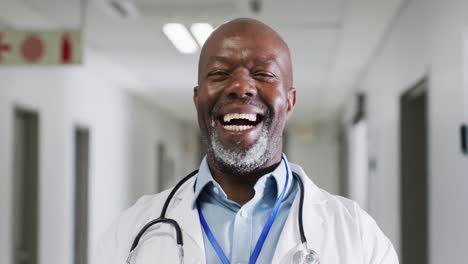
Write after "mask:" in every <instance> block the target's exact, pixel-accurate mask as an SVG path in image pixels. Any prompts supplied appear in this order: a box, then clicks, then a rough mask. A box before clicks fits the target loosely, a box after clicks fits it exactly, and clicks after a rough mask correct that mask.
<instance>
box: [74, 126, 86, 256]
mask: <svg viewBox="0 0 468 264" xmlns="http://www.w3.org/2000/svg"><path fill="white" fill-rule="evenodd" d="M89 137H90V136H89V129H87V128H76V129H75V204H74V208H75V209H74V214H75V225H74V263H75V264H86V263H88V197H89V196H88V194H89V192H88V182H89Z"/></svg>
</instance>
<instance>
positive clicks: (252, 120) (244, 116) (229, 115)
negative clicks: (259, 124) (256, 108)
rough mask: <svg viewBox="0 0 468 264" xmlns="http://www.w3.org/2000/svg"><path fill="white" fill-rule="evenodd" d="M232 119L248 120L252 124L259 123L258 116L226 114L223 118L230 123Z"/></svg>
mask: <svg viewBox="0 0 468 264" xmlns="http://www.w3.org/2000/svg"><path fill="white" fill-rule="evenodd" d="M232 119H247V120H249V121H251V122H255V121H257V115H256V114H238V113H233V114H225V115H224V116H223V120H224V122H230V121H231V120H232Z"/></svg>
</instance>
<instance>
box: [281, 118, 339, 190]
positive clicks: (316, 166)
mask: <svg viewBox="0 0 468 264" xmlns="http://www.w3.org/2000/svg"><path fill="white" fill-rule="evenodd" d="M286 151H287V152H286V154H287V155H288V160H289V161H290V162H294V163H297V164H299V165H300V166H301V167H302V168H303V169H304V171H305V172H306V173H307V175H308V176H309V178H311V179H312V180H313V181H314V183H315V184H316V185H317V186H319V187H320V188H323V189H325V190H326V191H328V192H330V193H333V194H339V191H340V188H339V187H340V185H339V176H340V173H339V169H340V168H339V153H338V151H339V145H338V134H337V127H336V126H335V125H333V124H329V123H326V122H323V123H322V122H316V123H313V122H309V123H303V124H290V125H288V137H287V150H286Z"/></svg>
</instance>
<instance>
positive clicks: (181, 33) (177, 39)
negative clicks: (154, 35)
mask: <svg viewBox="0 0 468 264" xmlns="http://www.w3.org/2000/svg"><path fill="white" fill-rule="evenodd" d="M163 32H164V34H165V35H166V36H167V38H168V39H169V40H170V41H171V42H172V44H173V45H174V46H175V47H176V48H177V49H178V50H179V51H180V52H181V53H195V52H196V51H197V49H198V46H197V43H196V42H195V40H194V39H193V38H192V36H191V35H190V32H189V31H188V29H187V28H186V27H185V26H184V25H182V24H180V23H168V24H165V25H164V26H163Z"/></svg>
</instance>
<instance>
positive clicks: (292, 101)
mask: <svg viewBox="0 0 468 264" xmlns="http://www.w3.org/2000/svg"><path fill="white" fill-rule="evenodd" d="M295 105H296V88H294V87H291V88H289V90H288V117H289V116H290V115H291V113H292V110H293V109H294V106H295Z"/></svg>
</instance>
